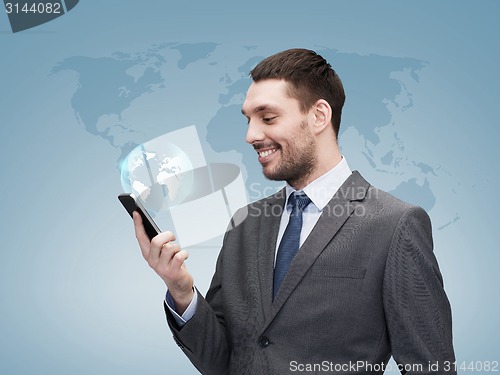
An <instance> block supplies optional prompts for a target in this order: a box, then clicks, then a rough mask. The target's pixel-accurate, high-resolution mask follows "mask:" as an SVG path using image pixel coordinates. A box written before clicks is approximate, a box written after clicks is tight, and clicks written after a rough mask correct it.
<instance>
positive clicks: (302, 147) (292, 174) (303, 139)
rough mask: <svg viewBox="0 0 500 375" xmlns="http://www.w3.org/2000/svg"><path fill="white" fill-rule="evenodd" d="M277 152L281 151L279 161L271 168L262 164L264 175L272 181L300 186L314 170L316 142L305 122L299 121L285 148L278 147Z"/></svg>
mask: <svg viewBox="0 0 500 375" xmlns="http://www.w3.org/2000/svg"><path fill="white" fill-rule="evenodd" d="M277 152H280V153H281V155H280V163H279V164H278V165H277V166H276V167H274V168H273V169H266V167H265V166H263V173H264V176H265V177H266V178H267V179H269V180H273V181H286V182H288V184H290V185H291V186H302V185H303V184H304V182H305V181H306V180H307V178H308V177H309V176H310V175H311V174H312V173H313V172H314V169H315V167H316V161H317V156H316V142H315V140H314V138H313V136H312V134H311V133H310V131H309V129H308V126H307V122H305V121H302V122H301V124H300V128H299V129H298V130H297V132H296V134H295V135H294V136H293V137H292V139H291V142H289V144H288V146H287V149H283V147H280V148H279V150H278V151H277Z"/></svg>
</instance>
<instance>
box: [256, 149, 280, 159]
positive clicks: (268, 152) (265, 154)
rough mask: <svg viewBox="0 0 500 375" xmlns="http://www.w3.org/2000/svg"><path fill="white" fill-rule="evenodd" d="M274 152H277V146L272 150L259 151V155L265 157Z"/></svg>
mask: <svg viewBox="0 0 500 375" xmlns="http://www.w3.org/2000/svg"><path fill="white" fill-rule="evenodd" d="M273 152H276V149H275V148H273V149H272V150H267V151H262V152H259V156H260V157H262V158H265V157H266V156H268V155H271V154H272V153H273Z"/></svg>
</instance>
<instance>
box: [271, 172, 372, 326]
mask: <svg viewBox="0 0 500 375" xmlns="http://www.w3.org/2000/svg"><path fill="white" fill-rule="evenodd" d="M369 186H370V185H369V184H368V182H366V181H365V180H364V179H363V177H361V175H360V174H359V173H358V172H357V171H354V172H353V173H352V174H351V176H349V178H348V179H347V180H346V181H345V182H344V184H342V186H341V187H340V188H339V190H338V191H337V192H336V193H335V195H334V196H333V198H332V199H331V200H330V202H329V203H328V204H327V206H326V207H325V208H324V209H323V212H322V214H321V216H320V218H319V220H318V222H317V223H316V225H315V226H314V228H313V230H312V231H311V233H310V234H309V236H308V237H307V239H306V241H305V242H304V243H303V245H302V246H301V248H300V249H299V251H298V253H297V255H296V256H295V258H294V259H293V261H292V263H291V264H290V268H289V269H288V272H287V274H286V276H285V278H284V279H283V282H282V284H281V287H280V290H279V292H278V294H277V295H276V298H275V299H274V302H272V305H271V311H270V313H269V314H265V317H266V323H265V325H264V327H263V329H265V328H267V326H268V325H269V324H270V323H271V322H272V320H273V319H274V317H275V316H276V315H277V313H278V312H279V310H280V309H281V307H282V306H283V304H284V303H285V302H286V300H287V299H288V297H289V296H290V294H291V293H292V292H293V291H294V289H295V288H296V287H297V285H298V284H299V283H300V281H301V280H302V278H303V277H304V276H305V274H306V273H307V271H308V270H309V268H310V267H311V266H312V265H313V263H314V261H315V260H316V258H317V257H318V256H319V255H320V254H321V252H322V251H323V250H324V249H325V247H326V246H327V245H328V243H329V242H330V241H331V240H332V238H333V237H334V236H335V235H336V234H337V232H338V231H339V229H340V228H341V227H342V225H343V224H344V222H345V221H346V220H347V219H348V218H349V216H350V215H351V214H352V212H353V211H354V207H355V205H354V204H353V203H351V202H352V201H356V200H362V199H364V197H365V195H366V192H367V190H368V187H369ZM278 225H279V220H278ZM277 230H278V229H276V232H277ZM276 236H277V234H276V235H275V236H274V237H272V238H274V239H276ZM268 238H269V237H268ZM273 246H276V241H274V242H273ZM272 254H273V255H274V252H272ZM272 264H273V262H271V265H272ZM261 266H263V265H261ZM267 267H269V265H267ZM267 272H269V271H267ZM272 275H273V271H272V269H271V277H270V279H271V281H270V284H269V287H268V289H269V291H268V293H267V294H270V295H271V296H269V297H268V296H267V295H266V300H267V299H268V298H272ZM268 282H269V281H268V280H266V283H268ZM266 286H267V285H266ZM263 302H264V301H263Z"/></svg>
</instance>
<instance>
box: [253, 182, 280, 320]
mask: <svg viewBox="0 0 500 375" xmlns="http://www.w3.org/2000/svg"><path fill="white" fill-rule="evenodd" d="M285 194H286V190H285V189H284V188H283V189H281V190H280V191H279V192H277V193H276V194H274V195H273V196H271V197H270V198H269V199H268V200H266V201H265V202H264V203H263V206H262V208H261V209H262V212H261V220H260V226H259V242H258V243H259V249H258V253H257V254H258V262H259V284H260V292H261V298H262V310H263V314H264V320H267V319H268V317H269V315H270V313H271V304H272V298H273V274H274V253H275V251H276V240H277V238H278V230H279V224H280V219H281V213H282V211H283V207H284V205H285Z"/></svg>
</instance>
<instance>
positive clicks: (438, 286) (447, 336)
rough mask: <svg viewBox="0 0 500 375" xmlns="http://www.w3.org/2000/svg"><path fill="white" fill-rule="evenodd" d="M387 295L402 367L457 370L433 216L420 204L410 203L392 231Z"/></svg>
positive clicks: (405, 369) (426, 370)
mask: <svg viewBox="0 0 500 375" xmlns="http://www.w3.org/2000/svg"><path fill="white" fill-rule="evenodd" d="M383 300H384V310H385V315H386V321H387V326H388V331H389V339H390V343H391V349H392V354H393V357H394V360H395V361H396V363H398V366H399V367H400V370H401V373H402V374H405V373H406V374H420V375H422V374H433V375H436V374H456V371H455V369H454V361H455V355H454V352H453V344H452V328H451V308H450V304H449V302H448V298H447V297H446V294H445V291H444V288H443V279H442V276H441V273H440V271H439V267H438V263H437V260H436V258H435V256H434V253H433V243H432V229H431V222H430V219H429V216H428V215H427V213H426V212H425V211H424V210H423V209H422V208H420V207H411V208H409V209H407V210H406V211H405V212H404V213H403V215H402V216H401V218H400V220H399V223H398V225H397V227H396V229H395V231H394V235H393V238H392V242H391V246H390V249H389V253H388V257H387V262H386V266H385V273H384V280H383ZM436 370H437V371H436Z"/></svg>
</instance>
